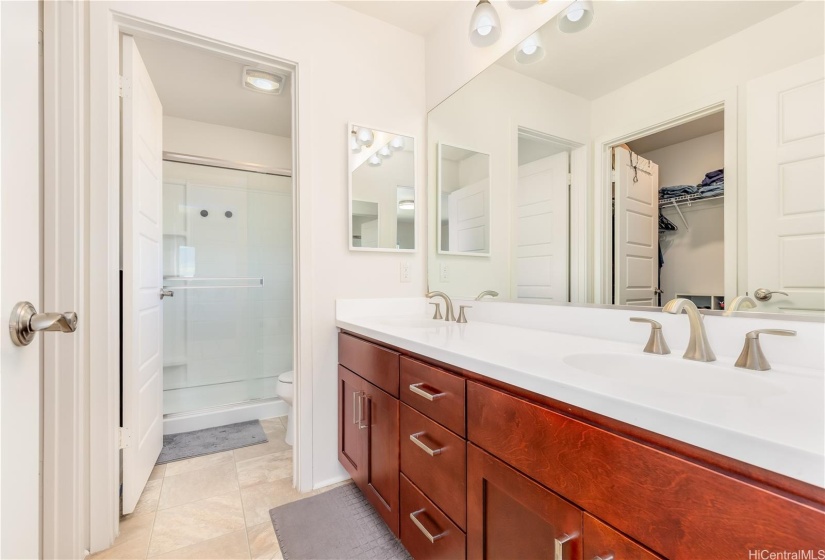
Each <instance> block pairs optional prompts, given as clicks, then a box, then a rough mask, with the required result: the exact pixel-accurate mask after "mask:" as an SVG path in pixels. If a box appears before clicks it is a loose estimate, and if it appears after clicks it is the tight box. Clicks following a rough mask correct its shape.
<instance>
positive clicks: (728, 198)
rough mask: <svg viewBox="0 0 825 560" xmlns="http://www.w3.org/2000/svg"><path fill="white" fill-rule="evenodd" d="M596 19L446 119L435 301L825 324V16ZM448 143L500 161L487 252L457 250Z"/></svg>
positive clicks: (433, 209)
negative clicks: (486, 297) (668, 309)
mask: <svg viewBox="0 0 825 560" xmlns="http://www.w3.org/2000/svg"><path fill="white" fill-rule="evenodd" d="M591 9H593V10H595V11H596V13H597V14H598V15H597V17H595V18H593V19H592V20H589V22H588V23H589V26H584V25H582V26H580V28H579V29H576V31H577V32H575V33H573V32H569V31H571V29H569V22H564V21H560V18H564V17H565V16H564V15H563V14H560V15H558V16H556V18H554V19H552V20H550V21H548V22H547V23H546V24H545V25H544V26H543V27H542V28H540V29H538V30H537V31H536V32H534V33H533V34H531V36H530V37H525V38H524V40H523V42H521V43H519V44H517V45H516V46H515V47H514V48H513V49H512V50H511V51H510V52H508V53H506V54H504V55H503V56H502V57H501V58H500V59H499V60H498V61H496V62H495V63H494V64H492V65H491V66H490V67H488V68H487V69H485V70H484V71H483V72H481V73H480V74H478V75H477V76H476V77H475V78H473V79H472V80H471V81H470V82H468V83H467V84H465V85H464V86H463V87H462V88H461V89H459V90H458V91H456V92H455V93H454V94H453V95H452V96H450V97H449V98H447V99H446V100H444V101H443V102H442V103H440V104H439V105H437V106H436V107H435V108H434V109H433V110H431V111H430V113H429V115H428V122H427V131H428V141H427V149H428V154H431V155H432V158H431V159H432V161H430V162H428V170H429V174H428V177H429V190H428V210H429V212H428V220H429V233H430V235H432V236H434V237H435V238H436V239H437V241H436V242H430V243H429V253H428V287H429V289H430V290H443V291H446V292H448V293H449V294H450V295H451V296H453V297H458V296H463V297H475V296H476V295H478V294H480V293H481V292H482V291H485V290H494V291H496V292H498V293H499V294H500V295H499V299H500V300H506V301H523V302H528V303H574V304H598V305H624V306H631V307H660V306H662V305H664V304H665V303H666V302H667V301H669V300H671V299H674V298H685V299H690V300H692V301H693V302H694V303H695V304H696V305H697V307H699V308H701V309H706V310H708V311H709V312H711V313H712V312H719V313H721V312H725V313H728V312H734V311H746V312H754V313H776V314H786V315H793V316H796V317H800V316H802V315H803V314H804V315H806V316H809V317H810V316H814V317H817V318H819V319H820V320H821V319H822V318H823V317H825V258H823V255H825V226H823V224H825V172H823V165H824V164H823V162H825V148H824V147H825V121H824V120H823V116H822V115H823V111H825V90H823V87H825V86H823V84H825V26H823V24H822V22H823V21H825V3H822V2H774V1H755V0H741V1H739V2H722V1H716V0H711V1H708V2H645V1H639V0H626V1H623V2H593V3H592V7H591ZM708 22H713V28H712V29H711V28H710V27H709V25H708ZM563 28H564V29H563ZM565 29H566V31H565ZM604 45H610V56H609V57H605V50H604ZM651 45H656V47H651ZM619 60H622V61H629V62H628V64H617V63H616V61H619ZM731 69H736V71H732V70H731ZM445 142H448V143H450V147H449V148H450V149H451V150H452V149H453V148H452V146H461V145H475V146H478V147H482V149H484V150H486V151H487V152H488V154H489V155H488V156H487V157H488V160H489V164H490V166H489V170H490V181H489V189H488V191H487V192H488V193H489V199H488V201H487V207H488V208H489V211H490V215H491V219H489V222H488V223H487V225H488V231H487V236H488V237H487V239H488V244H487V245H486V246H485V247H484V250H483V251H482V250H478V251H471V252H469V253H464V252H461V251H458V250H454V248H453V247H452V246H451V245H450V242H451V241H452V240H451V239H450V233H451V231H450V227H452V226H453V224H451V223H450V220H449V201H447V203H446V207H447V209H446V211H445V186H446V185H447V179H446V177H447V175H448V174H445V173H444V169H446V168H447V167H446V166H448V165H450V163H449V162H450V161H451V160H450V158H448V157H446V156H447V155H449V154H448V153H447V151H446V150H447V148H448V146H447V145H446V144H444V143H445ZM452 158H453V159H458V156H456V155H452ZM436 215H437V216H438V219H436V218H435V217H434V216H436ZM453 229H455V228H454V227H453ZM459 234H460V231H459ZM466 254H484V255H485V256H486V258H484V259H463V258H461V259H459V258H458V257H457V256H459V255H466ZM739 296H745V297H739Z"/></svg>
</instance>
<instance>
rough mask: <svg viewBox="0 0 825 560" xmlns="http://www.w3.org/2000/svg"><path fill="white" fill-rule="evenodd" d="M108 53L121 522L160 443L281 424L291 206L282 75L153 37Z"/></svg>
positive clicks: (288, 379)
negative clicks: (117, 172)
mask: <svg viewBox="0 0 825 560" xmlns="http://www.w3.org/2000/svg"><path fill="white" fill-rule="evenodd" d="M120 44H121V46H120V50H121V67H120V76H121V78H120V97H121V114H122V117H121V157H120V168H121V170H122V171H121V177H122V193H121V208H120V214H121V232H120V238H121V253H120V255H121V256H120V259H121V271H122V278H123V281H122V291H121V302H122V324H121V329H122V341H123V347H122V362H121V363H122V375H121V383H120V386H121V399H120V402H121V439H122V448H123V450H122V455H121V461H122V463H121V466H122V468H121V473H122V486H121V488H122V513H124V514H126V513H131V512H132V511H134V510H135V508H136V507H137V506H138V502H139V500H140V498H141V496H142V495H145V493H144V489H145V488H146V487H147V482H148V481H149V479H150V478H151V477H152V476H154V475H153V474H152V473H153V472H157V471H156V469H155V463H156V461H157V459H158V455H159V454H160V451H161V447H163V445H164V435H169V434H179V433H180V432H192V431H195V430H202V429H208V428H215V427H220V426H226V425H229V424H233V425H234V424H237V423H240V422H247V421H252V422H257V421H258V420H264V419H270V418H275V417H280V416H283V417H287V416H291V414H290V412H291V406H290V405H291V403H292V402H293V398H292V397H293V393H292V390H291V389H292V385H293V383H292V381H293V376H292V372H293V369H294V355H295V347H296V343H295V335H294V333H295V328H294V324H295V309H296V305H295V301H296V299H295V297H294V294H295V286H296V273H295V267H294V261H295V258H294V254H295V251H294V247H295V235H294V231H295V228H294V225H295V220H294V216H295V208H296V203H295V187H294V181H293V177H292V171H291V170H292V167H293V161H294V156H293V145H294V134H293V122H294V115H293V108H294V90H293V69H292V68H291V67H290V66H288V65H285V64H281V63H278V62H277V61H261V60H256V61H255V62H254V63H250V61H249V60H248V59H247V58H245V57H242V56H241V57H239V56H233V55H232V54H231V53H227V52H226V51H221V50H216V49H212V48H209V47H206V46H201V47H197V46H194V45H192V44H191V43H189V42H183V41H178V40H173V38H171V37H165V36H159V35H158V34H149V33H140V32H134V31H131V32H130V33H124V34H122V35H121V39H120ZM292 430H294V426H287V427H286V428H285V430H283V431H274V432H272V431H271V432H267V433H266V436H267V437H273V434H278V435H277V436H275V437H280V438H281V439H284V437H286V439H287V441H289V442H291V441H292V440H293V439H292V437H291V433H292ZM260 431H261V436H262V437H263V434H264V430H263V427H261V430H260ZM216 437H220V436H219V435H218V436H216ZM280 443H281V444H283V443H284V442H280ZM279 445H280V444H279ZM281 447H282V445H281ZM279 450H280V447H279ZM291 464H292V463H291V460H290V463H289V465H290V467H289V470H290V471H292V467H291ZM161 499H163V496H161Z"/></svg>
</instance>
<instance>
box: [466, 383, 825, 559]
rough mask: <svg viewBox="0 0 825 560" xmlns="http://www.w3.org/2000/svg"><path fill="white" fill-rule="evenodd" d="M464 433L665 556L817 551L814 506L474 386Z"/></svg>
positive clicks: (821, 522)
mask: <svg viewBox="0 0 825 560" xmlns="http://www.w3.org/2000/svg"><path fill="white" fill-rule="evenodd" d="M467 434H468V439H469V440H470V441H472V442H473V443H475V444H477V445H478V446H480V447H482V448H483V449H485V450H487V451H489V452H490V453H492V454H493V455H495V456H496V457H498V458H500V459H502V460H503V461H505V462H506V463H508V464H509V465H511V466H513V467H514V468H516V469H518V470H520V471H521V472H523V473H525V474H527V475H528V476H530V477H532V478H533V479H535V480H536V481H538V482H539V483H541V484H543V485H545V486H547V487H548V488H551V489H552V490H553V491H554V492H557V493H558V494H560V495H561V496H563V497H564V498H566V499H568V500H570V501H571V502H573V503H575V504H576V505H578V506H579V507H581V508H583V509H584V510H586V511H587V512H589V513H592V514H593V515H594V516H596V517H598V518H600V519H603V520H604V521H605V522H607V523H609V524H610V525H612V526H613V527H615V528H617V529H618V530H620V531H622V532H623V533H626V534H627V535H629V536H630V537H632V538H633V539H635V540H636V541H639V542H643V543H645V545H646V546H648V547H650V548H651V549H652V550H654V551H655V552H657V553H658V554H661V555H663V556H666V557H670V558H720V559H721V558H744V557H745V556H746V555H747V551H749V550H809V549H817V550H818V549H819V548H821V545H822V528H823V527H825V512H823V510H822V508H820V507H815V506H810V505H806V504H803V503H800V502H797V501H794V500H791V499H789V498H786V497H784V496H781V495H779V494H776V493H774V492H771V491H769V490H767V489H764V488H761V487H758V486H755V485H752V484H748V483H747V482H745V481H742V480H739V479H736V478H733V477H731V476H729V475H726V474H723V473H720V472H717V471H715V470H711V469H710V468H708V467H705V466H703V465H699V464H697V463H694V462H691V461H688V460H686V459H683V458H681V457H678V456H675V455H670V454H667V453H665V452H663V451H660V450H658V449H655V448H652V447H648V446H646V445H643V444H641V443H639V442H636V441H633V440H630V439H627V438H625V437H622V436H619V435H616V434H614V433H611V432H608V431H606V430H603V429H601V428H598V427H596V426H593V425H590V424H586V423H584V422H581V421H579V420H576V419H573V418H570V417H568V416H565V415H562V414H560V413H558V412H555V411H553V410H551V409H548V408H545V407H543V406H539V405H536V404H532V403H530V402H527V401H525V400H522V399H520V398H518V397H514V396H512V395H509V394H507V393H504V392H502V391H499V390H497V389H492V388H489V387H486V386H484V385H481V384H479V383H475V382H468V383H467ZM630 512H632V514H631V513H630Z"/></svg>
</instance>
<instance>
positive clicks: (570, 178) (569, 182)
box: [567, 173, 573, 187]
mask: <svg viewBox="0 0 825 560" xmlns="http://www.w3.org/2000/svg"><path fill="white" fill-rule="evenodd" d="M567 186H568V187H572V186H573V174H572V173H568V174H567Z"/></svg>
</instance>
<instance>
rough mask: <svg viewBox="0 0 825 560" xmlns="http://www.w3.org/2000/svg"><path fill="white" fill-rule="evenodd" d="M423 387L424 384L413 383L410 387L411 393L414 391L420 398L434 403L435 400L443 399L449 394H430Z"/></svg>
mask: <svg viewBox="0 0 825 560" xmlns="http://www.w3.org/2000/svg"><path fill="white" fill-rule="evenodd" d="M423 385H424V384H423V383H413V384H412V385H410V391H412V392H413V393H415V394H416V395H418V396H419V397H424V398H425V399H427V400H428V401H434V400H435V399H440V398H441V397H444V396H446V395H447V393H428V392H427V391H425V390H424V389H422V388H421V387H422V386H423Z"/></svg>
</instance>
